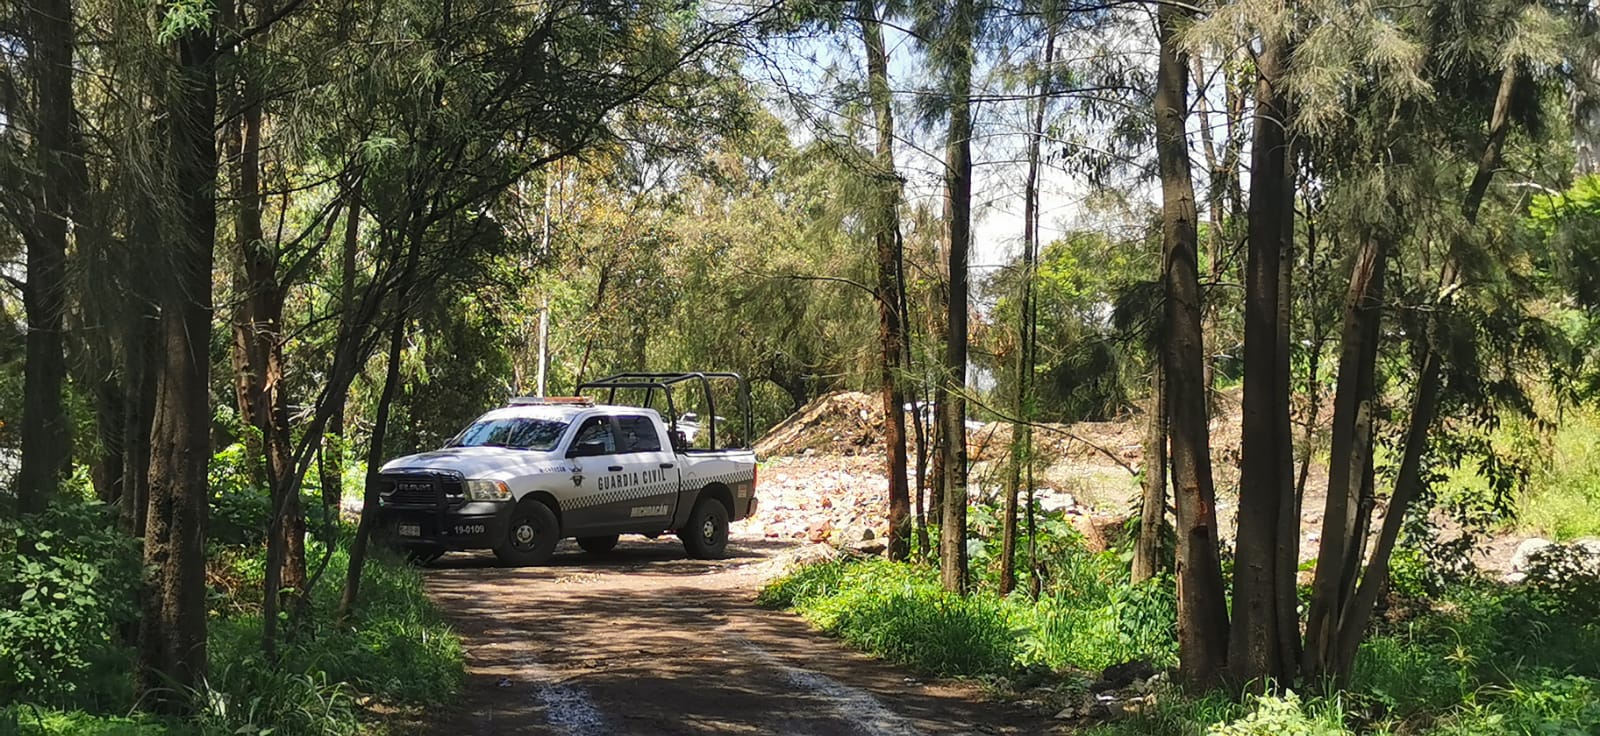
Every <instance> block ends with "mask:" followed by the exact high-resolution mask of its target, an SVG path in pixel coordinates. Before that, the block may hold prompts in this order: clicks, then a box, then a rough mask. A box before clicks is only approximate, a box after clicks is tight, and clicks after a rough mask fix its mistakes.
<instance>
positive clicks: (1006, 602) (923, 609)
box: [758, 543, 1177, 676]
mask: <svg viewBox="0 0 1600 736" xmlns="http://www.w3.org/2000/svg"><path fill="white" fill-rule="evenodd" d="M1074 544H1076V543H1074ZM1052 564H1054V565H1056V566H1057V569H1058V570H1059V572H1060V575H1059V577H1057V578H1054V582H1053V584H1052V586H1051V587H1050V588H1049V589H1048V590H1047V591H1046V595H1045V596H1044V597H1043V599H1042V600H1040V601H1039V602H1037V603H1034V602H1031V601H1028V600H1027V599H1026V598H1024V597H1021V596H1013V597H1011V598H1009V599H1000V598H999V597H997V596H995V595H994V594H993V593H989V592H977V593H973V594H971V595H968V596H967V597H965V598H958V597H954V596H951V595H949V594H948V593H945V592H944V590H943V589H942V588H941V587H940V586H939V584H938V581H937V578H936V577H935V575H934V572H933V571H932V570H929V569H926V568H922V567H917V566H913V565H905V564H896V563H890V562H885V561H882V560H876V559H874V560H868V561H859V560H854V559H849V558H845V559H840V560H833V561H828V562H822V563H817V564H812V565H807V566H804V567H801V568H800V569H798V570H796V571H794V572H793V573H791V574H789V575H786V576H784V577H782V578H779V579H778V580H776V581H774V582H773V583H771V584H770V585H768V586H767V587H766V588H765V589H764V590H762V592H761V594H760V596H759V598H758V600H759V602H760V603H761V604H762V605H766V606H771V607H791V608H794V609H795V610H797V611H799V612H800V613H801V614H802V615H803V616H805V617H806V618H807V619H809V620H810V621H811V622H812V623H814V624H816V625H817V626H818V627H819V628H821V629H822V630H824V631H827V632H829V633H834V634H837V635H838V636H840V637H841V638H843V639H844V640H845V641H847V642H849V643H851V644H852V645H854V646H857V647H860V648H862V649H865V650H867V651H870V652H874V653H877V654H880V655H883V656H886V657H888V658H890V659H894V660H896V661H901V662H905V663H908V664H911V665H913V666H915V667H918V668H919V669H922V670H924V671H929V672H934V673H939V674H954V675H969V676H975V675H998V674H1007V673H1011V672H1015V671H1017V670H1019V669H1020V668H1023V667H1029V666H1034V665H1043V666H1046V667H1050V668H1057V669H1062V668H1076V669H1080V670H1083V669H1088V670H1099V669H1102V668H1105V667H1108V666H1110V665H1114V664H1121V663H1124V662H1128V661H1132V660H1138V659H1148V660H1151V661H1153V662H1155V663H1156V664H1157V665H1158V666H1166V665H1169V664H1172V663H1174V662H1175V661H1176V654H1177V649H1176V628H1175V627H1176V621H1177V618H1176V600H1175V598H1174V597H1173V592H1172V583H1171V581H1170V580H1165V579H1157V580H1152V581H1149V582H1146V583H1143V584H1140V585H1130V584H1129V583H1128V579H1127V572H1126V566H1125V565H1124V564H1123V563H1122V562H1121V561H1120V560H1118V559H1117V557H1116V556H1115V555H1112V554H1098V555H1091V554H1089V553H1087V552H1085V551H1084V550H1083V549H1082V547H1081V546H1076V547H1074V548H1072V549H1070V550H1069V551H1067V552H1065V553H1063V554H1060V555H1057V556H1056V558H1055V559H1053V560H1052Z"/></svg>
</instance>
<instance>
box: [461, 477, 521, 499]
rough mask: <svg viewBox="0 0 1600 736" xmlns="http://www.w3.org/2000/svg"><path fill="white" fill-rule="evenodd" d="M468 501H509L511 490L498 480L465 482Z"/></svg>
mask: <svg viewBox="0 0 1600 736" xmlns="http://www.w3.org/2000/svg"><path fill="white" fill-rule="evenodd" d="M467 500H469V501H510V500H511V488H510V487H509V486H507V485H506V484H505V483H503V482H501V481H498V480H469V481H467Z"/></svg>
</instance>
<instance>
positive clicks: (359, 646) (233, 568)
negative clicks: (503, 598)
mask: <svg viewBox="0 0 1600 736" xmlns="http://www.w3.org/2000/svg"><path fill="white" fill-rule="evenodd" d="M349 541H350V530H348V529H346V530H344V533H343V534H342V535H341V536H340V537H339V543H338V545H337V546H336V547H335V548H334V549H333V553H332V557H331V558H330V559H329V562H328V567H327V570H326V572H325V573H324V574H323V576H322V577H321V578H320V579H319V580H318V581H317V585H316V586H315V587H314V588H313V589H312V595H311V609H312V611H313V615H311V616H309V617H308V619H307V620H306V621H304V622H302V625H301V626H299V627H298V628H291V629H289V630H288V632H287V633H288V636H289V638H288V640H287V641H284V642H282V643H280V645H279V661H278V665H277V667H272V666H269V665H268V664H267V663H266V662H265V661H264V660H263V659H262V657H261V641H260V635H261V618H260V613H259V608H258V605H259V602H258V601H257V602H256V603H255V604H253V605H244V606H239V605H236V604H235V602H234V601H235V600H237V598H232V599H229V600H227V601H217V602H216V603H217V605H216V606H215V609H216V610H215V613H214V615H213V618H212V625H211V636H210V652H209V653H210V657H211V668H212V672H211V681H210V683H209V687H208V688H207V689H206V690H204V691H202V692H200V693H197V696H198V698H199V699H200V702H202V703H203V704H204V708H203V709H202V712H201V714H200V718H199V720H200V722H201V723H203V724H204V725H205V726H206V727H207V728H208V729H212V730H226V731H227V732H236V730H237V729H245V732H250V733H255V732H258V731H259V729H264V728H272V729H274V730H273V733H275V734H300V733H303V734H321V733H354V732H355V731H356V729H357V715H358V714H359V712H360V708H358V707H357V706H356V703H355V700H356V698H358V697H361V696H370V697H374V698H376V699H377V700H379V701H380V702H385V703H397V704H413V705H437V704H440V703H443V702H447V701H448V700H449V699H450V698H451V697H453V696H454V695H455V693H456V692H457V691H458V690H459V689H460V686H461V683H462V680H463V678H464V676H465V671H464V669H463V665H462V657H463V653H462V649H461V642H460V640H459V639H458V638H457V637H456V636H455V634H454V633H452V632H451V631H450V629H449V628H448V627H447V626H446V625H445V624H444V622H443V619H442V618H441V617H440V615H439V612H438V611H437V610H436V609H435V608H434V607H433V605H432V603H431V602H430V601H429V600H428V599H427V596H426V594H425V592H424V591H423V588H422V577H421V575H420V573H419V572H418V571H417V570H416V569H414V568H412V567H410V566H408V565H406V564H405V563H404V562H403V561H401V560H399V559H397V558H394V557H392V556H390V555H387V554H379V555H378V556H377V557H374V558H370V559H369V560H368V561H367V565H366V567H365V568H364V577H363V581H362V588H361V590H362V606H361V608H360V610H359V611H358V616H357V619H356V621H355V623H354V625H353V626H350V627H342V626H335V625H333V624H332V623H331V621H329V615H330V614H331V612H332V611H333V609H334V607H335V606H336V605H337V603H338V596H339V593H340V585H342V581H343V580H344V572H345V568H346V567H347V566H348V564H349V555H348V551H347V549H346V545H347V544H348V543H349ZM307 547H308V549H307V556H308V557H309V558H310V559H311V560H312V561H313V564H315V562H316V561H319V560H320V559H321V558H322V556H323V555H324V554H326V553H327V551H328V550H327V549H326V548H325V547H324V546H323V545H322V544H321V543H320V542H317V541H311V542H309V543H308V544H307ZM227 559H228V560H229V562H228V565H227V569H228V570H230V573H231V574H232V575H235V576H236V577H237V579H239V580H241V581H242V582H243V584H244V585H245V588H246V589H247V590H250V589H258V588H259V586H260V580H259V577H260V572H261V556H260V553H259V551H254V550H252V551H250V552H249V553H248V554H243V555H232V556H229V557H228V558H227ZM319 614H320V615H319Z"/></svg>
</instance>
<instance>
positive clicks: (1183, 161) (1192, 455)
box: [1155, 5, 1228, 691]
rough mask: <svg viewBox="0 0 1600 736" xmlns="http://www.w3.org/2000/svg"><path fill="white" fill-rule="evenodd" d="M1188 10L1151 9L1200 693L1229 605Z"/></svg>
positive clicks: (1185, 611)
mask: <svg viewBox="0 0 1600 736" xmlns="http://www.w3.org/2000/svg"><path fill="white" fill-rule="evenodd" d="M1188 17H1189V11H1187V10H1185V9H1183V8H1180V7H1179V6H1177V5H1162V6H1160V8H1159V9H1158V10H1157V24H1158V35H1159V40H1160V59H1159V62H1158V65H1157V72H1156V95H1155V124H1156V157H1157V160H1158V164H1159V168H1160V173H1161V189H1162V241H1163V257H1162V271H1163V273H1164V279H1163V280H1164V282H1165V287H1166V327H1167V344H1166V354H1165V359H1166V375H1167V381H1168V387H1169V394H1168V396H1167V409H1168V412H1169V414H1170V417H1169V420H1168V422H1169V430H1170V432H1171V444H1172V480H1173V495H1174V498H1175V500H1176V506H1177V524H1178V526H1177V532H1178V564H1177V577H1178V660H1179V669H1180V674H1181V676H1182V679H1183V682H1184V684H1185V685H1186V686H1187V687H1188V688H1189V689H1191V690H1196V691H1199V690H1205V689H1209V688H1211V687H1213V686H1215V685H1216V684H1217V681H1218V678H1219V677H1220V675H1221V674H1222V673H1223V672H1224V671H1225V669H1226V664H1227V652H1228V611H1227V601H1226V599H1225V597H1224V592H1223V585H1222V566H1221V561H1220V560H1219V559H1218V552H1217V519H1216V494H1215V491H1214V489H1213V487H1212V479H1211V447H1210V429H1209V427H1208V420H1207V416H1206V415H1207V411H1206V396H1205V385H1204V381H1205V356H1204V349H1203V345H1202V339H1201V328H1200V314H1201V304H1200V277H1199V264H1198V260H1197V255H1196V250H1197V246H1196V240H1197V239H1198V234H1197V227H1196V220H1197V219H1198V215H1197V213H1196V208H1195V199H1194V185H1193V184H1192V183H1191V179H1190V172H1189V148H1188V144H1187V142H1186V138H1185V134H1184V118H1185V116H1186V115H1187V114H1188V101H1187V98H1188V84H1187V75H1186V73H1185V69H1186V66H1187V65H1186V64H1185V62H1184V54H1183V52H1182V50H1181V47H1180V46H1179V44H1178V41H1177V34H1178V31H1179V26H1180V24H1182V23H1184V22H1186V21H1187V19H1188Z"/></svg>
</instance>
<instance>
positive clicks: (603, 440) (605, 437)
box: [572, 417, 617, 456]
mask: <svg viewBox="0 0 1600 736" xmlns="http://www.w3.org/2000/svg"><path fill="white" fill-rule="evenodd" d="M616 451H617V441H616V436H615V435H613V434H612V433H611V418H610V417H589V419H587V420H586V421H584V423H583V426H581V427H579V428H578V434H577V435H575V436H573V438H572V452H573V454H575V455H579V456H582V455H610V454H613V453H615V452H616Z"/></svg>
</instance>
